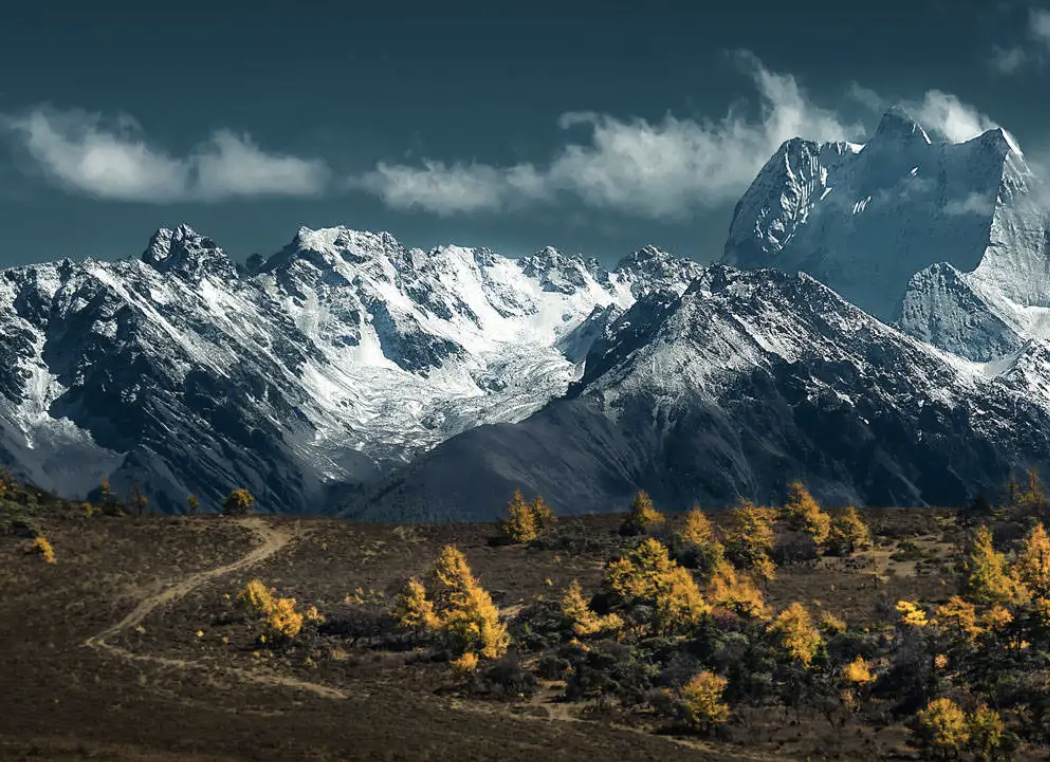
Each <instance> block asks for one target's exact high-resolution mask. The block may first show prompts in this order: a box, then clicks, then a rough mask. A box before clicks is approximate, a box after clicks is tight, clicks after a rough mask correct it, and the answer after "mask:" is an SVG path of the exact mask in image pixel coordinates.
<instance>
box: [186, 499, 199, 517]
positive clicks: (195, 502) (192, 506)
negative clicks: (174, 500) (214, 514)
mask: <svg viewBox="0 0 1050 762" xmlns="http://www.w3.org/2000/svg"><path fill="white" fill-rule="evenodd" d="M200 508H201V501H200V498H198V497H197V496H196V495H190V496H189V497H187V498H186V511H187V512H188V513H189V514H190V516H196V515H197V513H198V512H199V511H200Z"/></svg>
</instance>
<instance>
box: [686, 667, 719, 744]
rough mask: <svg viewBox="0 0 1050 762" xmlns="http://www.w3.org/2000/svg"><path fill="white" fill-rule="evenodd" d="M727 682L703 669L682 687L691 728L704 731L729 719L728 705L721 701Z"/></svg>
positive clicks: (687, 719) (687, 718)
mask: <svg viewBox="0 0 1050 762" xmlns="http://www.w3.org/2000/svg"><path fill="white" fill-rule="evenodd" d="M728 682H729V681H728V680H726V679H725V678H724V677H720V676H719V675H716V674H715V673H714V672H708V671H704V672H701V673H700V674H698V675H697V676H696V677H694V678H693V679H692V680H690V681H689V683H688V684H686V685H685V686H684V687H683V688H682V690H681V698H682V703H683V706H684V709H685V717H686V721H687V722H688V723H689V725H690V726H691V727H692V728H693V729H695V730H699V731H701V732H706V731H709V730H711V729H712V728H713V727H715V726H716V725H721V724H722V723H724V722H726V721H727V720H728V719H729V714H730V712H729V707H728V706H726V704H725V703H724V702H723V701H722V692H723V691H724V690H725V687H726V685H727V684H728Z"/></svg>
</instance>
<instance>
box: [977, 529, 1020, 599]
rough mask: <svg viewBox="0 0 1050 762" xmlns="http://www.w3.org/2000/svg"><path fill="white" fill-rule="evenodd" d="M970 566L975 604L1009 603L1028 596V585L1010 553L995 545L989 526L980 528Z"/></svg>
mask: <svg viewBox="0 0 1050 762" xmlns="http://www.w3.org/2000/svg"><path fill="white" fill-rule="evenodd" d="M966 566H967V571H968V578H967V583H966V584H967V592H968V594H969V597H970V599H971V600H972V601H974V602H975V603H978V604H984V605H989V606H992V605H996V604H1001V605H1007V604H1012V603H1017V602H1019V601H1021V600H1022V599H1023V598H1024V597H1025V590H1024V586H1023V585H1022V584H1021V583H1020V582H1019V580H1018V579H1017V578H1016V577H1015V576H1014V574H1013V571H1012V570H1011V569H1010V566H1009V564H1008V563H1007V561H1006V556H1004V555H1003V554H1002V553H1000V552H999V551H997V550H996V549H995V546H994V545H993V544H992V533H991V532H990V531H989V529H988V527H985V526H982V527H979V528H978V529H977V533H976V535H975V536H974V541H973V547H972V549H971V550H970V557H969V560H968V561H967V564H966Z"/></svg>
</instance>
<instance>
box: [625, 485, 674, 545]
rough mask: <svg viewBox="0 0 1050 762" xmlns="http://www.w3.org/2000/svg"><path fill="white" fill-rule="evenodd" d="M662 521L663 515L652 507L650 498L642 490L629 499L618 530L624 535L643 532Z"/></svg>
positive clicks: (663, 519)
mask: <svg viewBox="0 0 1050 762" xmlns="http://www.w3.org/2000/svg"><path fill="white" fill-rule="evenodd" d="M664 521H665V517H664V515H663V514H662V513H660V512H659V511H658V510H656V508H654V507H653V501H652V498H650V497H649V494H648V493H647V492H645V491H644V490H643V491H640V492H638V494H636V495H635V496H634V500H632V501H631V508H630V511H629V513H628V514H627V518H626V519H624V522H623V525H622V526H621V527H620V532H621V533H622V534H625V535H639V534H645V533H646V532H648V531H649V530H650V529H652V528H653V527H655V526H657V525H659V524H662V523H664Z"/></svg>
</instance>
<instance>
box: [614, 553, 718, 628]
mask: <svg viewBox="0 0 1050 762" xmlns="http://www.w3.org/2000/svg"><path fill="white" fill-rule="evenodd" d="M604 584H605V588H606V590H607V591H609V592H610V593H611V594H612V596H613V598H614V600H616V601H618V602H619V603H620V604H621V605H624V606H627V607H630V606H637V605H643V606H649V607H651V608H652V609H653V612H654V613H653V621H652V625H653V628H654V629H655V630H656V631H658V632H662V633H665V634H673V633H675V632H677V631H679V630H688V629H689V628H691V627H694V626H695V625H696V624H698V623H699V622H700V619H701V618H702V617H703V616H704V615H705V614H707V613H709V612H710V610H711V609H710V606H709V605H708V604H707V602H706V601H705V600H704V598H703V595H702V594H701V592H700V588H699V587H698V586H697V584H696V581H695V580H694V579H693V575H692V574H690V573H689V571H688V569H685V568H683V567H681V566H679V565H678V564H677V563H675V562H674V561H673V560H672V559H671V557H670V554H669V553H668V551H667V547H666V546H664V544H663V543H661V542H660V541H659V540H657V539H655V538H652V537H650V538H649V539H647V540H645V541H643V542H642V543H641V544H640V545H639V546H638V547H637V548H635V549H634V550H633V551H631V552H630V553H628V554H627V555H625V556H624V557H622V558H619V559H616V560H614V561H611V562H610V563H609V564H608V565H607V566H606V569H605V582H604Z"/></svg>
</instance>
